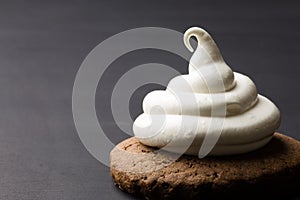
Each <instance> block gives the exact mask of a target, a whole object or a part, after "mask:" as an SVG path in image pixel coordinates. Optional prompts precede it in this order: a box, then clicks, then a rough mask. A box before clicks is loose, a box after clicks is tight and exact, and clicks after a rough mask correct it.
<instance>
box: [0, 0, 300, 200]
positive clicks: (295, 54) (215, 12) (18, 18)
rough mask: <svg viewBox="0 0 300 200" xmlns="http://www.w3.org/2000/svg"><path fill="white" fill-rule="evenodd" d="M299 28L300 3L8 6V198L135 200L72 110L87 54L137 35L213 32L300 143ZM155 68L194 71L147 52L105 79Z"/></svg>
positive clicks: (4, 61)
mask: <svg viewBox="0 0 300 200" xmlns="http://www.w3.org/2000/svg"><path fill="white" fill-rule="evenodd" d="M299 24H300V2H299V1H296V0H289V1H248V2H244V3H242V2H241V1H214V0H213V1H199V0H197V1H196V0H195V1H182V2H181V3H180V2H179V1H178V2H175V1H173V0H168V1H153V0H151V1H141V0H140V1H89V0H82V1H76V0H74V1H40V0H35V1H34V0H26V1H16V0H7V1H0V93H1V96H0V113H1V114H0V199H51V200H53V199H72V200H75V199H131V197H130V196H128V195H126V194H125V193H122V192H120V191H119V190H118V189H117V188H116V187H114V185H113V184H112V181H111V178H110V175H109V169H108V168H107V167H105V166H103V165H102V164H101V163H99V162H98V161H97V160H95V159H94V158H93V157H92V156H91V155H90V154H89V153H88V152H87V150H86V149H85V147H84V146H83V145H82V144H81V142H80V140H79V137H78V135H77V133H76V130H75V126H74V123H73V118H72V110H71V95H72V87H73V82H74V78H75V75H76V72H77V70H78V68H79V66H80V64H81V62H82V61H83V59H84V58H85V56H86V55H87V54H88V53H89V52H90V51H91V50H92V49H93V48H94V47H95V46H96V45H97V44H98V43H100V42H101V41H103V40H104V39H106V38H107V37H109V36H111V35H113V34H116V33H119V32H121V31H124V30H126V29H130V28H136V27H143V26H158V27H166V28H171V29H175V30H177V31H180V32H184V30H186V29H187V28H188V27H190V26H194V25H197V26H201V27H204V28H206V29H207V30H208V31H209V32H210V33H211V34H212V35H213V36H214V39H215V40H216V41H217V43H218V44H219V47H220V49H221V51H222V52H223V56H224V59H225V60H226V61H227V63H228V64H229V65H230V66H231V67H232V68H233V69H234V70H235V71H240V72H242V73H244V74H247V75H249V76H250V77H251V78H252V80H253V81H254V82H255V83H256V86H257V88H258V90H259V92H260V93H261V94H263V95H265V96H267V97H269V98H270V99H272V100H273V101H274V102H275V103H276V104H277V106H278V107H279V108H280V110H281V113H282V124H281V127H280V129H279V130H280V132H283V133H285V134H287V135H290V136H293V137H295V138H297V139H300V132H299V130H300V128H299V127H300V117H299V111H300V95H299V89H300V84H299V83H300V80H299V73H300V34H299V31H300V26H299ZM154 61H155V62H160V63H164V64H168V65H171V66H174V68H176V69H179V70H181V72H186V70H187V68H186V67H187V63H186V62H185V61H182V60H180V59H179V58H177V57H176V56H174V55H171V54H168V53H166V52H161V51H151V50H146V51H141V52H133V53H131V54H128V55H125V56H123V57H122V58H120V59H118V60H117V61H116V62H114V63H113V64H112V66H111V68H110V70H109V71H107V73H106V74H105V77H106V79H107V80H109V79H111V80H112V82H113V81H116V80H117V79H116V78H117V77H119V75H120V74H122V73H124V71H126V70H128V69H130V68H131V67H132V66H133V65H136V64H142V63H147V62H154ZM105 77H104V79H105ZM109 77H110V78H109ZM100 85H101V86H102V89H100V88H99V90H98V92H97V97H96V100H97V106H96V107H97V111H98V115H99V118H100V119H101V118H103V119H102V125H103V126H104V127H105V130H106V131H108V132H109V133H110V135H109V137H110V138H111V139H112V141H114V142H118V141H120V140H121V139H123V138H125V137H127V136H126V135H125V134H122V133H121V132H118V129H117V128H116V127H115V126H114V123H113V121H112V120H111V114H110V113H109V109H108V108H109V106H110V104H109V103H110V102H109V96H110V92H111V91H110V90H109V89H110V88H111V87H110V85H111V83H108V82H107V81H106V82H102V83H101V84H99V87H100ZM154 88H159V87H158V86H157V85H156V86H155V85H152V86H148V87H147V86H145V87H142V88H141V89H140V92H136V93H135V95H134V97H133V98H132V101H131V105H130V108H131V113H132V115H133V116H136V115H137V114H138V113H139V112H140V107H139V106H140V101H141V98H142V97H143V95H144V94H145V93H146V92H147V91H149V90H152V89H154ZM100 90H101V91H100Z"/></svg>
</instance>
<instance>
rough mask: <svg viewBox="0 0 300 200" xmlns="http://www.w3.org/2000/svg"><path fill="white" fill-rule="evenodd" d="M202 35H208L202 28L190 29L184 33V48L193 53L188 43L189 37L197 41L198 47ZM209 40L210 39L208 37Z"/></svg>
mask: <svg viewBox="0 0 300 200" xmlns="http://www.w3.org/2000/svg"><path fill="white" fill-rule="evenodd" d="M203 35H208V36H209V34H208V33H207V32H206V31H205V30H204V29H202V28H199V27H191V28H189V29H188V30H186V31H185V33H184V36H183V42H184V44H185V46H186V48H187V49H188V50H189V51H190V52H194V49H193V47H192V45H191V43H190V39H191V37H193V36H194V37H195V38H196V39H197V42H198V45H199V44H200V41H201V40H202V37H203ZM210 38H211V37H210Z"/></svg>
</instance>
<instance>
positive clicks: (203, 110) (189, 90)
mask: <svg viewBox="0 0 300 200" xmlns="http://www.w3.org/2000/svg"><path fill="white" fill-rule="evenodd" d="M191 37H195V38H196V39H197V42H198V44H197V48H196V49H195V51H194V49H193V47H192V46H191V44H190V38H191ZM184 44H185V46H186V47H187V48H188V50H190V51H191V52H194V53H193V55H192V57H191V59H190V63H189V73H188V74H185V75H180V76H177V77H175V78H173V79H172V80H171V81H170V82H169V84H168V86H167V89H166V90H156V91H152V92H150V93H149V94H147V95H146V97H145V98H144V100H143V111H144V113H142V114H141V115H140V116H138V117H137V119H136V120H135V121H134V124H133V132H134V135H135V137H136V138H137V139H138V140H139V141H140V142H141V143H143V144H145V145H148V146H152V147H159V148H160V147H165V146H167V148H166V149H167V150H168V151H171V152H176V153H183V152H182V151H183V150H182V149H184V153H185V154H190V155H198V153H199V149H200V148H201V145H202V143H203V141H204V139H205V137H206V135H207V134H214V133H213V132H209V131H208V130H209V128H210V126H214V125H213V124H211V121H212V119H222V120H223V121H222V125H221V126H219V129H220V130H218V131H219V132H220V134H219V135H218V138H217V140H216V142H215V143H212V148H211V151H210V152H209V155H231V154H240V153H246V152H249V151H253V150H256V149H258V148H261V147H262V146H264V145H265V144H267V143H268V142H269V141H270V140H271V138H272V136H273V134H274V132H275V130H276V129H277V128H278V127H279V125H280V112H279V110H278V108H277V107H276V106H275V105H274V104H273V103H272V102H271V101H270V100H268V99H267V98H266V97H264V96H262V95H259V94H258V93H257V89H256V86H255V84H254V83H253V81H252V80H251V79H250V78H249V77H247V76H245V75H243V74H240V73H237V72H233V71H232V70H231V68H230V67H229V66H228V65H227V64H226V63H225V61H224V59H223V57H222V55H221V53H220V51H219V49H218V47H217V45H216V43H215V42H214V40H213V39H212V38H211V36H210V35H209V34H208V33H207V32H206V31H205V30H203V29H201V28H198V27H193V28H190V29H188V30H187V31H186V32H185V34H184ZM218 131H217V132H218Z"/></svg>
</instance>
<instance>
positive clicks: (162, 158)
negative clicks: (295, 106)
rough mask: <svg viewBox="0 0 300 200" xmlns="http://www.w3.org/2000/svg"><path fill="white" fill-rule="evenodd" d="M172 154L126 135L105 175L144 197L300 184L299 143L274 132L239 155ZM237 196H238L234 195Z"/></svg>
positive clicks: (279, 190) (288, 188) (289, 188)
mask: <svg viewBox="0 0 300 200" xmlns="http://www.w3.org/2000/svg"><path fill="white" fill-rule="evenodd" d="M173 157H174V155H173V154H170V153H167V152H166V153H165V152H163V151H157V149H155V148H151V147H147V146H145V145H143V144H142V143H140V142H139V141H138V140H137V139H136V138H134V137H131V138H129V139H127V140H124V141H123V142H121V143H119V144H118V145H117V146H116V147H115V148H114V149H113V150H112V151H111V154H110V159H111V166H110V170H111V175H112V178H113V180H114V182H115V183H116V184H117V185H118V186H119V187H120V189H122V190H124V191H126V192H128V193H132V194H136V195H142V196H144V197H145V198H146V199H175V198H176V199H178V198H183V199H196V198H200V197H204V196H208V197H213V196H216V195H235V194H243V192H246V193H244V194H243V196H244V195H247V196H248V195H255V194H259V195H263V194H265V195H270V196H272V195H277V194H278V195H280V194H283V195H286V194H291V192H293V191H294V190H296V189H297V188H296V187H297V185H299V184H300V142H299V141H297V140H295V139H292V138H290V137H288V136H285V135H282V134H279V133H275V134H274V137H273V139H272V140H271V141H270V142H269V143H268V144H267V145H266V146H264V147H263V148H261V149H259V150H256V151H253V152H250V153H246V154H241V155H234V156H222V157H206V158H203V159H199V158H198V157H195V156H187V155H182V156H181V157H180V158H178V159H176V160H174V162H173V161H172V158H173ZM240 197H242V196H240Z"/></svg>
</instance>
